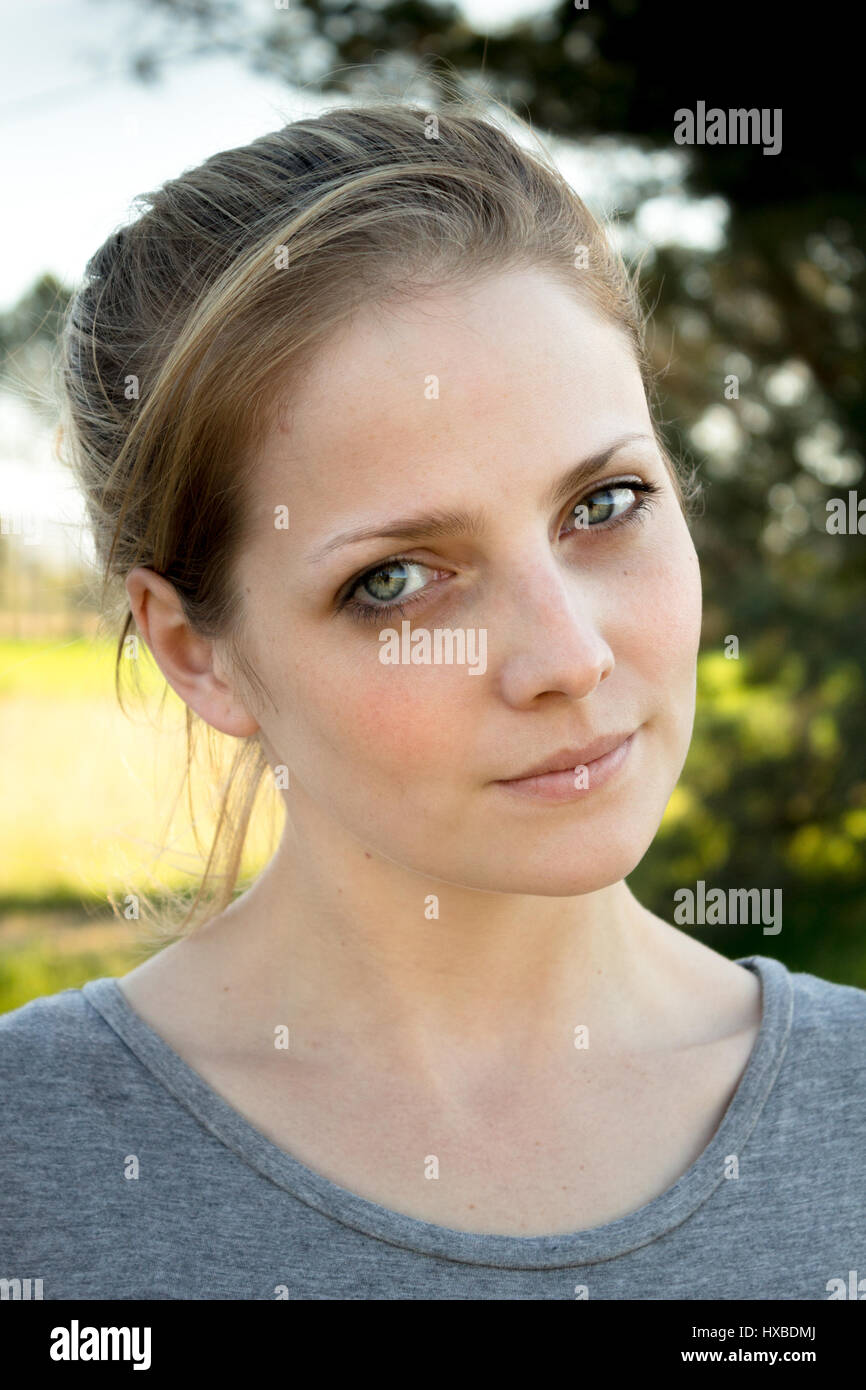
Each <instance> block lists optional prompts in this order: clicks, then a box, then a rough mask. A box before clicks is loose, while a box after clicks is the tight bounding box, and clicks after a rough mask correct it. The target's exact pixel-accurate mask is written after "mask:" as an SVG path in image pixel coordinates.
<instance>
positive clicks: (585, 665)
mask: <svg viewBox="0 0 866 1390" xmlns="http://www.w3.org/2000/svg"><path fill="white" fill-rule="evenodd" d="M515 574H517V575H519V578H518V579H514V575H515ZM511 575H512V587H510V588H509V600H508V604H507V607H505V608H504V609H502V610H500V613H499V622H498V623H497V626H498V627H499V636H498V637H497V634H496V632H495V630H494V631H491V632H490V634H489V638H488V648H489V651H488V665H489V667H490V668H491V671H492V673H493V674H494V676H495V677H497V678H498V680H499V685H500V693H501V694H502V697H503V699H504V700H506V702H507V703H508V704H510V705H513V706H514V707H515V708H527V707H528V706H531V705H532V704H533V702H534V701H535V700H536V699H537V698H538V696H539V695H547V694H552V693H555V694H560V695H567V696H570V697H571V698H572V699H576V700H582V699H585V698H586V696H587V695H591V694H592V692H593V691H594V690H595V688H596V687H597V686H598V685H600V684H601V682H602V681H603V680H606V679H607V677H608V676H609V675H610V673H611V672H612V670H613V668H614V664H615V663H614V655H613V652H612V650H611V648H610V646H609V644H608V642H607V641H606V640H605V638H604V636H603V635H602V633H601V631H600V628H599V614H598V609H599V601H600V598H601V595H600V593H599V590H598V585H597V584H596V585H594V584H592V583H591V582H590V581H589V580H588V578H587V576H586V574H585V573H584V574H577V573H575V571H574V570H569V569H567V568H565V567H563V565H562V564H561V563H560V562H559V561H558V560H557V558H556V556H555V555H553V554H552V553H551V552H550V550H549V549H548V550H547V552H546V553H545V554H544V555H542V556H541V557H539V556H538V555H537V554H536V555H534V556H533V557H532V558H531V560H530V561H528V562H527V563H524V564H516V565H514V567H513V568H512V570H511ZM497 648H498V652H497Z"/></svg>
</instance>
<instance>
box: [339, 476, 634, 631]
mask: <svg viewBox="0 0 866 1390" xmlns="http://www.w3.org/2000/svg"><path fill="white" fill-rule="evenodd" d="M618 488H627V489H628V490H629V491H630V492H636V493H637V494H638V496H637V501H636V502H635V503H634V505H633V506H632V507H630V508H629V509H628V511H627V512H623V514H622V515H621V516H618V517H615V518H614V520H613V521H606V522H603V523H602V524H601V525H600V526H589V527H586V528H582V529H585V532H586V534H587V535H590V534H591V533H592V532H593V531H605V532H606V531H613V530H615V529H616V528H617V527H619V526H630V525H631V524H632V523H640V522H642V521H644V520H645V518H646V514H647V513H648V512H649V510H650V508H651V507H652V505H653V501H654V499H655V496H656V494H657V493H659V492H661V488H660V487H659V486H658V485H657V484H656V483H645V482H636V481H633V480H631V479H629V480H628V481H625V482H623V481H618V482H612V483H604V484H602V486H601V487H596V488H594V489H593V491H592V492H588V493H585V494H584V496H583V497H582V498H581V501H580V502H578V503H575V506H581V505H582V504H583V503H584V502H588V501H591V500H592V498H593V497H596V496H597V495H598V494H599V493H601V492H615V491H616V490H617V489H618ZM573 510H574V509H572V512H573ZM577 529H579V528H577V527H575V528H573V531H576V530H577ZM398 564H407V565H421V561H420V560H413V559H411V557H410V556H408V555H391V556H390V557H389V558H388V559H387V560H382V561H381V562H380V563H379V564H378V565H374V566H373V567H372V569H368V570H365V571H364V573H363V574H360V575H359V576H358V578H357V579H356V580H354V581H353V582H352V586H351V588H350V589H349V590H348V592H347V594H346V597H345V598H344V599H343V601H342V603H341V604H340V605H339V607H338V610H337V611H338V612H348V613H349V614H350V616H351V617H352V619H353V621H355V622H361V623H372V622H381V621H382V619H385V618H390V617H392V616H393V615H394V614H395V613H399V614H400V615H401V616H402V615H403V614H404V613H405V610H406V609H407V608H411V607H412V605H413V604H414V603H416V602H418V601H420V600H421V599H422V598H423V596H424V594H425V593H426V592H427V589H428V587H429V586H427V585H425V586H424V588H423V589H419V590H418V591H417V593H416V594H412V595H411V596H410V597H409V598H407V599H405V600H404V601H403V602H402V603H382V604H373V603H359V602H358V601H357V599H354V598H352V594H354V593H355V592H356V590H358V589H360V587H361V585H362V584H363V582H364V580H365V579H369V578H370V576H371V575H373V574H378V573H379V572H380V570H385V569H388V567H389V566H390V565H398ZM425 568H428V569H432V568H434V566H425Z"/></svg>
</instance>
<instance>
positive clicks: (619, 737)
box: [498, 729, 635, 782]
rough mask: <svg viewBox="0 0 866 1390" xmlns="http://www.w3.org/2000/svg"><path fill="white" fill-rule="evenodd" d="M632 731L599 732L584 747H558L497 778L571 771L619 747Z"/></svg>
mask: <svg viewBox="0 0 866 1390" xmlns="http://www.w3.org/2000/svg"><path fill="white" fill-rule="evenodd" d="M634 732H635V731H634V729H623V731H622V733H618V734H600V735H599V736H598V738H594V739H593V740H592V743H588V744H587V745H586V747H585V748H560V749H559V750H558V752H556V753H551V755H550V757H549V758H545V759H544V760H543V761H542V762H540V763H534V764H533V766H532V767H528V768H527V769H526V771H525V772H518V773H515V775H514V776H513V777H501V778H499V779H498V780H499V781H502V782H522V781H524V780H525V779H526V778H527V777H544V776H546V775H547V773H548V772H573V771H574V769H575V768H576V767H587V766H588V765H589V763H593V762H595V761H596V759H597V758H603V757H604V755H605V753H612V752H613V750H614V749H615V748H619V746H620V744H621V743H625V740H626V739H627V738H630V737H631V735H632V734H633V733H634Z"/></svg>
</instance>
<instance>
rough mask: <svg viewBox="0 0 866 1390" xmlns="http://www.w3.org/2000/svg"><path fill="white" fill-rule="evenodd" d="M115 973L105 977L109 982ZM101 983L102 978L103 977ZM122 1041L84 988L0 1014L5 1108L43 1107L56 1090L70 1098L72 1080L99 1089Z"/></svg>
mask: <svg viewBox="0 0 866 1390" xmlns="http://www.w3.org/2000/svg"><path fill="white" fill-rule="evenodd" d="M109 980H110V977H104V981H105V983H108V982H109ZM99 983H100V984H101V983H103V982H99ZM118 1044H119V1040H118V1038H117V1036H116V1035H115V1034H114V1032H113V1031H112V1029H111V1028H109V1027H108V1025H107V1024H106V1023H105V1021H104V1019H102V1018H101V1017H100V1015H99V1014H98V1013H97V1011H96V1010H95V1009H94V1008H93V1007H92V1005H91V1004H90V1003H89V1002H88V1000H87V998H86V997H85V995H84V993H83V992H82V990H80V989H65V990H62V991H61V992H60V993H58V994H47V995H42V996H40V998H38V999H32V1000H31V1001H30V1002H29V1003H28V1004H22V1005H21V1006H20V1007H19V1008H17V1009H13V1010H11V1012H9V1013H5V1014H0V1077H2V1087H3V1107H2V1109H3V1111H4V1112H5V1114H6V1115H7V1118H8V1117H9V1115H10V1113H11V1112H13V1111H15V1110H17V1111H18V1112H19V1114H20V1113H21V1111H22V1110H26V1109H27V1108H28V1107H31V1106H39V1108H42V1107H44V1106H45V1105H46V1103H47V1102H50V1101H51V1099H52V1098H53V1095H54V1093H57V1094H58V1096H62V1097H63V1098H64V1099H65V1100H66V1101H68V1099H69V1093H68V1083H69V1080H70V1076H71V1075H73V1074H74V1076H75V1080H76V1088H77V1090H78V1092H79V1094H81V1092H82V1091H85V1092H86V1090H87V1085H88V1080H90V1081H91V1082H92V1083H93V1086H94V1088H96V1087H97V1086H98V1082H99V1077H100V1075H102V1074H104V1068H105V1064H106V1063H107V1062H108V1061H109V1059H110V1057H111V1054H112V1053H116V1050H117V1047H118Z"/></svg>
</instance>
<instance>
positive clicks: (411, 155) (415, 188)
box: [60, 98, 690, 939]
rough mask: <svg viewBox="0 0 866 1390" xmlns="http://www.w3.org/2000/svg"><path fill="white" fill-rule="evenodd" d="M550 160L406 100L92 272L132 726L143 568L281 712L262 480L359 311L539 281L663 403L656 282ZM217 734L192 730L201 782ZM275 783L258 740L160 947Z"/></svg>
mask: <svg viewBox="0 0 866 1390" xmlns="http://www.w3.org/2000/svg"><path fill="white" fill-rule="evenodd" d="M500 105H501V103H500ZM509 117H510V119H511V120H512V121H515V122H517V124H518V126H519V127H522V128H524V129H525V130H527V132H528V134H529V135H530V136H532V134H533V133H532V131H531V129H530V128H529V127H527V126H526V125H525V123H523V122H521V121H519V119H518V118H517V117H515V116H514V113H513V112H509ZM536 144H538V152H537V153H536V152H534V151H533V152H530V151H529V150H528V149H526V148H524V147H523V146H521V145H520V144H518V143H517V142H516V140H515V139H513V138H512V136H511V135H509V134H508V133H507V132H506V131H505V130H504V129H503V128H501V127H500V126H499V125H497V124H496V123H494V121H493V120H492V119H490V118H489V117H488V116H487V115H486V114H482V113H481V111H479V110H477V109H476V104H475V103H474V102H472V101H471V100H468V99H466V98H463V99H460V100H455V101H452V102H449V103H447V104H446V105H444V106H443V107H442V108H441V109H439V110H437V111H435V112H430V111H427V110H424V109H420V108H418V107H416V106H413V105H410V104H408V103H407V102H406V101H403V100H396V99H386V100H381V99H375V100H370V101H366V102H365V101H361V102H360V103H358V102H356V103H353V104H352V105H351V106H340V107H337V108H335V109H331V110H328V111H326V112H325V113H323V114H321V115H319V116H316V117H315V118H310V119H303V120H297V121H293V122H291V123H290V124H288V125H285V126H283V127H282V129H280V130H275V131H273V132H272V133H270V134H268V135H264V136H261V137H260V138H258V139H256V140H253V141H251V142H250V143H249V144H247V145H242V146H239V147H238V148H235V149H230V150H223V151H221V152H220V153H218V154H215V155H213V156H212V157H210V158H209V159H206V160H205V161H204V162H203V163H202V164H200V165H199V166H198V167H197V168H194V169H191V170H188V171H187V172H185V173H183V174H182V175H181V176H180V177H179V178H176V179H171V180H169V181H168V182H166V183H165V184H163V185H162V187H160V188H159V189H157V190H156V192H153V193H149V194H146V195H142V196H141V197H140V198H138V199H137V200H136V203H137V204H140V205H141V208H142V209H143V210H142V212H141V215H140V216H139V217H138V218H137V219H136V220H135V221H133V222H132V223H131V224H130V225H128V226H124V227H122V228H121V229H119V230H118V231H115V232H114V233H113V234H112V235H111V236H110V237H108V239H107V240H106V241H105V243H104V244H103V245H102V246H101V247H100V248H99V250H98V251H96V253H95V254H94V255H93V257H92V258H91V259H90V261H89V262H88V264H87V267H86V271H85V276H84V280H83V283H82V285H81V286H80V288H79V289H78V291H77V293H76V294H75V295H74V297H73V299H72V301H71V302H70V305H69V308H68V311H67V314H66V318H65V322H64V325H63V331H62V336H61V371H60V381H61V389H62V417H61V437H62V439H63V441H64V447H65V450H66V452H67V455H68V457H67V462H68V463H69V465H70V467H71V468H72V470H73V472H74V473H75V475H76V477H77V479H78V482H79V486H80V487H81V489H82V491H83V494H84V497H85V500H86V506H87V513H88V517H89V521H90V524H91V527H92V531H93V537H94V543H95V547H96V553H97V557H98V561H99V565H100V568H101V580H102V588H101V596H100V597H101V603H102V608H103V613H104V615H105V620H106V621H107V622H109V623H110V624H111V625H114V624H116V623H119V624H120V630H119V636H118V642H117V654H116V665H115V688H116V692H117V697H118V700H119V701H120V704H121V707H122V705H123V699H122V695H121V690H120V669H121V656H122V653H123V651H124V643H125V640H126V638H127V636H128V634H129V633H130V632H131V630H132V629H133V628H134V626H135V623H134V619H133V616H132V613H131V612H130V611H129V603H128V596H127V594H126V591H125V586H124V583H123V581H124V579H125V577H126V575H127V574H128V573H129V572H130V570H132V569H133V568H134V567H135V566H138V565H144V566H147V567H149V568H150V569H152V570H154V571H156V573H158V574H160V575H162V576H164V577H165V578H166V579H167V580H169V581H170V582H171V583H172V584H173V585H174V587H175V589H176V591H177V593H178V596H179V599H180V602H181V604H182V608H183V612H184V614H185V616H186V618H187V620H188V622H189V624H190V626H191V627H192V628H193V630H194V631H196V632H197V633H198V634H200V635H201V636H202V637H204V638H207V639H211V640H213V639H220V640H221V641H223V642H225V644H226V650H227V651H228V653H229V655H230V658H231V660H232V661H233V662H234V664H235V669H236V671H237V674H238V679H239V681H240V682H245V683H246V684H247V686H248V689H249V691H250V692H251V693H252V697H253V698H257V697H258V696H266V693H267V692H266V691H265V690H264V687H263V686H262V685H261V682H260V681H259V680H258V678H257V676H256V673H255V671H253V670H252V669H251V668H250V666H249V664H248V663H247V662H246V661H245V658H244V654H243V643H242V637H243V624H244V620H245V616H246V615H245V610H244V604H243V596H242V594H241V592H240V588H239V586H237V585H235V584H234V582H233V568H234V562H235V559H236V557H237V556H238V554H239V552H240V551H241V549H242V547H243V545H244V541H245V539H246V536H247V522H248V515H247V511H246V501H247V490H246V486H245V484H246V479H247V477H248V476H249V470H250V469H251V468H253V467H254V466H255V455H256V448H257V446H258V445H259V444H260V442H261V441H262V439H263V438H264V436H265V434H266V433H267V431H268V429H269V428H270V427H271V425H272V423H273V410H274V401H275V398H276V397H279V400H280V403H281V404H284V403H285V400H286V394H287V392H291V391H292V390H294V389H297V387H298V386H299V384H300V382H301V379H302V374H303V371H304V369H305V367H307V366H308V365H309V364H310V363H311V362H312V360H313V358H314V357H315V355H316V353H317V351H318V350H319V349H320V348H321V347H322V345H323V344H324V343H325V342H326V341H327V339H328V338H329V337H330V336H331V335H332V334H334V332H335V330H336V329H338V328H339V326H340V325H341V324H343V323H344V322H345V321H346V320H347V319H349V318H350V317H351V315H352V314H353V313H354V312H355V311H356V310H357V309H358V308H359V307H360V306H362V305H364V304H366V303H383V302H386V301H389V300H394V299H397V298H404V299H406V300H411V299H412V297H413V296H414V295H416V294H418V293H419V292H423V291H424V290H425V289H428V288H431V287H447V286H456V285H459V284H460V283H463V284H464V285H465V284H468V283H476V282H477V281H479V280H480V279H481V278H483V277H486V276H489V275H494V274H499V273H501V272H503V271H507V270H509V269H512V268H514V269H518V268H519V269H523V268H530V267H534V268H541V269H544V270H546V271H547V272H549V274H550V275H551V276H553V277H554V278H555V279H556V280H557V281H558V282H559V283H561V284H562V285H563V286H564V287H565V288H567V289H568V290H569V291H570V292H571V293H573V294H574V295H575V296H576V298H577V299H578V300H580V301H581V302H583V303H584V304H585V305H587V306H589V307H592V308H594V309H595V311H596V312H597V313H598V314H599V315H600V316H601V317H602V318H603V319H604V320H606V321H608V322H609V323H611V324H612V325H614V326H616V327H617V328H618V329H619V330H620V331H622V332H623V333H624V334H625V335H626V338H627V340H628V342H629V344H630V345H631V348H632V349H633V352H634V355H635V359H636V361H637V364H638V366H639V368H640V372H641V377H642V380H643V382H644V385H645V387H646V389H647V392H648V396H649V399H650V401H651V402H652V400H653V393H654V385H655V383H654V379H653V372H652V369H651V366H650V361H649V356H648V352H647V346H646V338H645V326H646V319H645V315H644V313H643V310H642V307H641V303H640V296H639V291H638V288H637V273H635V274H634V275H632V274H630V273H629V271H628V270H627V268H626V266H625V264H624V262H623V260H622V258H621V256H620V255H619V254H618V253H617V252H616V251H615V250H614V249H613V248H612V246H611V245H610V244H609V241H608V238H607V236H606V234H605V231H604V230H603V229H602V226H601V225H600V224H599V222H597V221H596V219H595V218H594V217H593V216H592V215H591V213H590V212H589V211H588V209H587V208H586V206H585V205H584V203H583V202H582V200H581V199H580V198H579V197H578V195H577V194H576V193H575V192H574V191H573V189H572V188H571V187H570V186H569V184H568V183H567V182H566V180H565V179H564V177H563V176H562V175H561V174H560V173H559V171H558V170H557V168H556V167H555V165H554V163H553V160H552V159H551V158H550V157H549V155H547V153H546V152H545V151H544V150H543V148H542V147H541V145H540V143H539V142H538V141H537V140H536ZM653 418H654V425H653V427H654V429H655V431H656V439H657V441H658V443H659V446H660V448H661V451H662V455H663V458H664V460H665V463H666V466H667V467H668V469H669V471H670V473H671V477H672V480H673V484H674V488H675V491H676V493H677V497H678V500H679V502H680V506H681V507H682V508H683V510H684V512H685V511H686V510H687V505H688V501H689V500H690V499H688V498H687V496H686V495H685V494H684V492H683V489H682V487H681V485H680V480H679V478H678V476H677V470H676V466H675V465H674V463H673V461H672V459H671V458H670V455H669V454H668V453H667V451H666V450H665V448H664V444H663V441H662V439H661V435H660V432H659V429H658V427H657V425H656V424H655V416H654V412H653ZM115 630H117V629H116V627H115ZM126 664H127V665H130V663H126ZM131 664H132V665H133V666H134V665H135V663H131ZM203 723H204V721H202V720H200V719H199V717H198V716H197V715H195V714H194V713H193V712H192V710H190V709H189V707H187V709H186V732H187V761H186V776H187V777H189V774H190V767H191V760H192V756H193V746H194V741H195V735H196V731H197V729H198V726H199V725H201V724H203ZM206 727H207V726H206ZM269 771H270V768H269V764H268V760H267V758H266V756H265V752H264V750H263V748H262V744H261V741H260V735H259V734H258V733H256V734H254V735H250V736H249V737H247V738H243V739H240V740H239V746H238V747H237V749H236V750H235V752H234V759H233V762H232V766H231V771H230V773H229V776H228V778H227V779H226V784H225V788H224V792H223V797H222V804H221V806H220V808H219V814H218V817H217V823H216V828H215V831H214V835H213V841H212V844H211V847H210V852H209V855H208V859H207V863H206V865H205V869H204V873H203V876H202V877H201V879H200V882H199V884H198V889H197V892H196V894H195V896H194V898H193V900H192V901H191V902H186V900H185V899H182V898H181V897H180V895H178V896H177V897H175V898H174V899H173V900H170V903H169V914H170V919H165V912H166V908H165V904H163V907H162V909H161V911H162V913H163V917H164V920H163V921H162V922H161V923H160V922H159V921H158V920H157V913H156V911H155V910H154V909H153V908H152V906H151V905H150V904H149V903H148V900H147V897H146V895H143V897H144V902H145V917H146V918H149V919H150V922H151V925H152V927H153V930H154V932H155V934H156V935H157V936H158V937H159V938H161V939H165V938H166V937H167V936H172V937H176V936H182V935H185V934H188V932H189V931H191V930H192V929H193V928H194V927H195V926H196V925H197V924H199V923H201V922H203V921H205V920H207V919H209V918H210V917H213V916H216V915H218V914H219V913H220V912H221V911H222V910H223V909H224V908H225V907H226V906H227V905H228V904H229V903H230V902H231V901H232V898H233V896H234V894H235V890H236V885H237V880H238V876H239V871H240V864H241V857H242V852H243V847H244V842H245V839H246V834H247V830H248V826H249V823H250V817H251V813H252V810H253V806H254V803H255V801H256V797H257V793H258V791H259V789H260V787H261V786H262V783H263V780H264V779H265V778H266V776H267V774H268V773H269ZM220 864H223V865H224V868H223V870H222V871H220V868H219V866H220ZM172 913H173V919H171V914H172Z"/></svg>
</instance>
